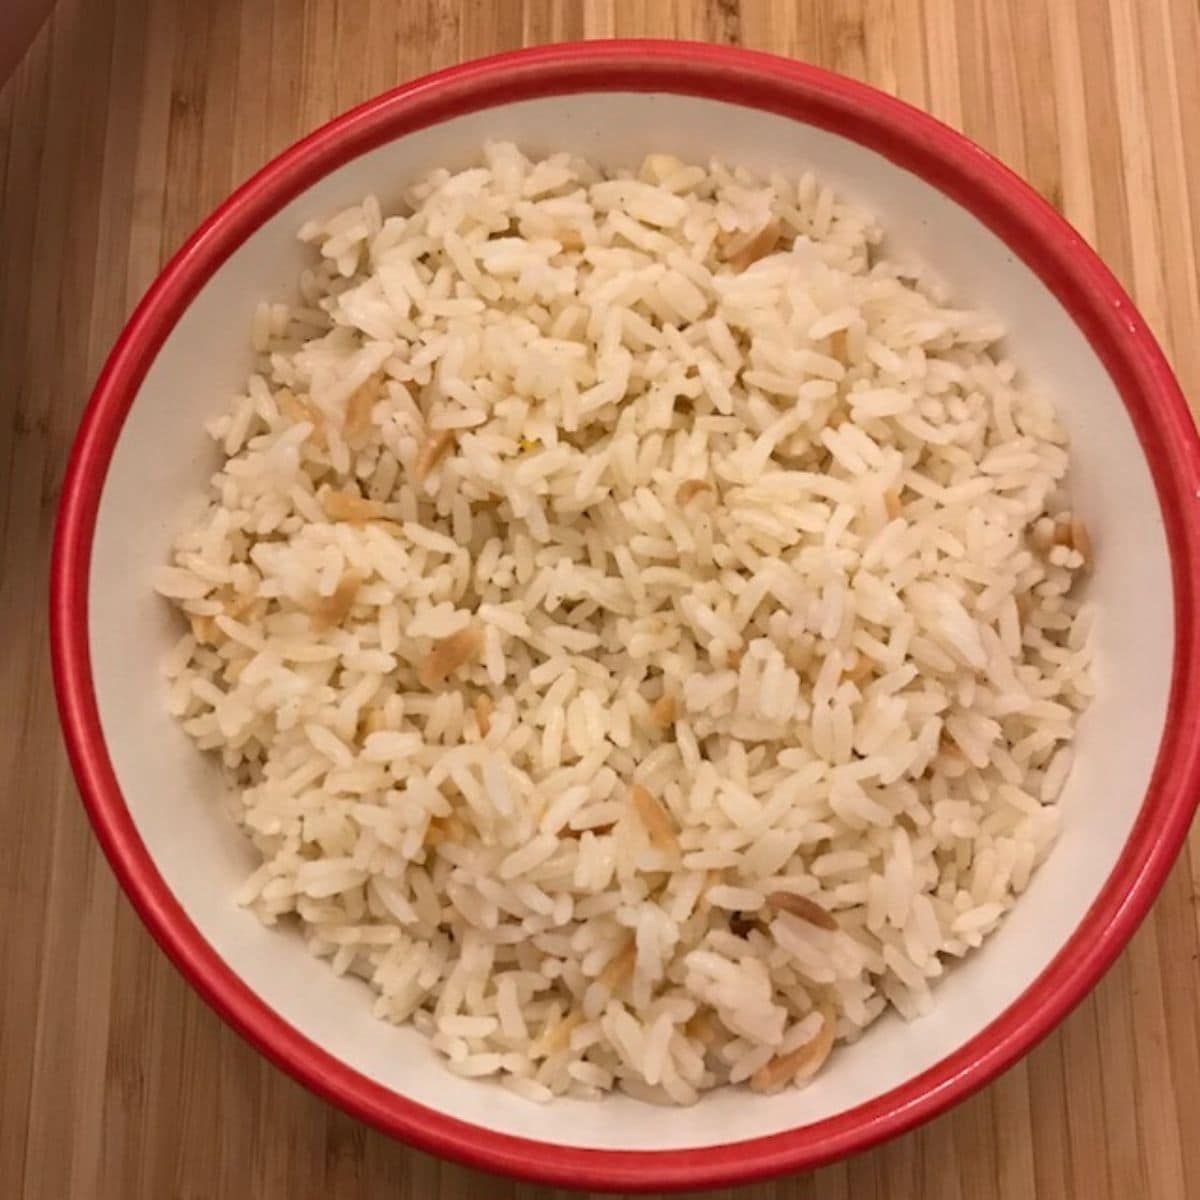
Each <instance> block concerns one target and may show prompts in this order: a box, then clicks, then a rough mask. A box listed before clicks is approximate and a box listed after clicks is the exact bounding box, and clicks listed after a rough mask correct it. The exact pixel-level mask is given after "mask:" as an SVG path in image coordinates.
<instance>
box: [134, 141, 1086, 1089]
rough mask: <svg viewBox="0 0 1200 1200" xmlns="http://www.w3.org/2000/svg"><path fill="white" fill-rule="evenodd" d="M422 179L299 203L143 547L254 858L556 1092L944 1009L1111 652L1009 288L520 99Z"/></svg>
mask: <svg viewBox="0 0 1200 1200" xmlns="http://www.w3.org/2000/svg"><path fill="white" fill-rule="evenodd" d="M399 214H400V215H394V216H387V217H384V216H383V214H382V212H381V208H380V205H379V203H378V202H377V201H376V200H375V199H374V198H370V197H369V198H367V200H365V201H364V202H363V204H362V205H361V206H357V207H354V208H351V209H349V210H347V211H345V212H343V213H341V214H340V215H338V216H336V217H334V218H333V219H332V220H330V221H328V222H327V223H324V224H309V225H307V226H305V227H304V229H303V230H302V231H301V237H302V238H303V239H304V240H305V241H307V242H308V243H310V244H311V245H312V246H313V247H314V255H313V257H314V265H313V266H312V267H311V268H310V269H309V270H307V271H305V273H304V275H303V276H302V278H301V280H300V289H299V290H300V300H299V302H298V303H297V304H295V305H290V306H289V305H282V304H266V303H264V304H262V305H260V306H259V309H258V312H257V315H256V318H255V323H254V330H253V341H254V348H255V353H256V364H255V369H254V374H252V375H251V376H250V379H249V383H248V386H247V388H246V391H245V393H244V394H243V395H240V396H237V397H235V398H234V400H233V402H232V405H231V407H230V408H229V410H228V411H227V412H226V413H225V414H224V415H222V416H220V417H219V418H217V419H216V420H215V421H214V422H213V423H212V425H211V428H210V432H211V434H212V436H213V437H214V438H215V439H216V441H217V443H218V445H219V447H220V450H221V453H222V455H223V465H222V466H221V468H220V469H219V470H218V471H217V473H216V474H215V475H214V476H213V478H212V483H211V488H210V493H209V500H208V505H207V508H206V510H205V511H204V513H203V515H202V516H201V517H200V518H199V519H198V520H197V521H195V523H193V524H192V525H191V526H190V527H189V528H187V529H186V530H185V531H184V532H183V533H182V534H181V535H180V536H179V537H178V539H177V540H176V543H175V548H174V552H173V562H172V565H170V566H166V567H164V568H162V570H161V574H160V577H159V578H158V580H157V586H158V590H159V591H160V592H161V593H162V594H163V595H164V596H166V597H168V598H170V600H171V601H172V602H173V603H174V604H175V605H177V607H178V608H179V610H180V611H181V612H182V613H183V614H184V616H185V617H186V618H187V620H188V622H189V623H190V632H188V633H187V634H186V635H185V636H184V637H183V638H182V640H181V641H180V643H179V645H178V647H177V648H176V649H175V650H174V652H173V653H172V654H171V655H170V661H169V662H168V663H167V674H168V676H169V678H170V680H171V682H170V685H169V703H170V707H171V710H172V711H173V712H174V713H175V714H176V715H177V716H178V718H179V719H180V720H181V722H182V724H183V727H184V729H185V730H186V731H187V732H188V733H189V734H190V735H191V736H192V737H193V738H194V739H195V741H196V743H197V745H198V746H200V747H201V748H203V749H204V750H209V751H212V752H214V753H215V754H216V755H218V756H219V758H220V760H221V762H222V764H223V766H224V768H225V770H226V772H227V774H228V777H229V779H230V782H231V785H232V792H233V799H232V804H233V807H234V809H235V812H236V819H237V820H238V822H239V823H240V824H241V826H242V828H243V829H244V830H245V832H246V834H247V835H248V836H249V838H250V839H251V840H252V841H253V843H254V845H255V846H256V847H257V850H258V852H259V854H260V855H261V859H262V863H261V866H260V867H259V868H258V869H257V870H256V871H255V872H254V873H253V875H252V876H251V878H250V879H249V880H248V881H247V882H246V884H245V887H244V889H243V891H242V892H241V894H240V896H239V897H238V899H239V901H240V902H241V903H243V904H246V905H249V906H250V907H251V908H252V909H253V910H254V911H255V912H256V913H257V914H258V915H259V916H260V917H261V918H262V920H264V921H266V922H267V923H268V924H272V923H275V922H277V921H279V920H280V918H295V919H296V921H297V922H298V925H299V927H300V928H301V929H302V930H303V934H304V937H305V938H306V940H307V942H308V945H309V946H310V948H311V949H312V950H313V952H314V953H316V954H318V955H321V956H323V957H327V958H328V959H330V961H331V963H332V966H333V969H334V971H336V972H339V973H346V972H348V973H351V974H353V975H357V976H361V977H362V978H363V979H364V980H366V981H367V982H368V983H369V984H370V986H371V988H373V989H374V992H375V993H376V995H375V998H374V1011H375V1012H376V1014H377V1015H378V1016H379V1017H381V1018H384V1019H386V1020H388V1021H394V1022H409V1021H411V1022H412V1023H413V1024H414V1025H415V1026H416V1027H417V1028H418V1029H420V1030H421V1031H423V1032H424V1033H425V1034H427V1035H428V1036H429V1039H430V1042H431V1044H432V1045H433V1047H434V1048H435V1049H436V1050H437V1051H438V1052H439V1053H440V1054H441V1055H443V1056H444V1058H445V1062H446V1066H447V1067H448V1069H449V1070H451V1071H454V1072H457V1073H458V1074H460V1075H467V1076H498V1077H499V1078H500V1079H501V1081H502V1082H503V1083H504V1084H505V1085H506V1086H507V1087H510V1088H512V1089H513V1090H515V1091H516V1092H518V1093H519V1094H521V1095H523V1096H526V1097H528V1098H529V1099H533V1100H548V1099H550V1098H552V1097H553V1096H556V1095H562V1094H570V1095H576V1096H597V1095H600V1094H602V1093H604V1092H607V1091H609V1090H610V1089H613V1088H621V1089H623V1090H624V1091H626V1092H629V1093H631V1094H632V1095H634V1096H636V1097H640V1098H642V1099H645V1100H649V1101H654V1102H662V1103H680V1104H687V1103H690V1102H692V1101H694V1100H695V1099H696V1098H697V1096H698V1094H699V1093H700V1092H702V1091H704V1090H705V1089H708V1088H712V1087H715V1086H719V1085H722V1084H728V1083H734V1084H736V1083H740V1082H743V1081H745V1082H747V1083H748V1084H749V1086H751V1087H752V1088H755V1089H758V1090H766V1091H769V1090H773V1089H775V1088H778V1087H781V1086H785V1085H788V1084H791V1083H798V1082H801V1081H803V1080H805V1079H807V1078H809V1077H810V1076H812V1075H813V1074H814V1073H815V1072H816V1071H817V1070H818V1069H819V1068H820V1067H821V1065H822V1064H823V1063H824V1062H825V1060H826V1058H827V1056H828V1055H829V1053H830V1050H831V1048H832V1046H833V1045H834V1043H835V1041H846V1042H852V1041H854V1040H855V1039H856V1038H857V1037H858V1036H859V1035H860V1033H861V1032H862V1030H863V1029H864V1028H865V1027H866V1026H868V1025H869V1024H870V1023H871V1022H872V1021H873V1020H874V1019H875V1018H876V1017H877V1016H878V1015H879V1014H880V1013H881V1012H882V1011H883V1010H884V1009H885V1008H887V1007H888V1006H889V1005H890V1006H893V1007H895V1008H896V1009H897V1010H899V1012H900V1013H901V1014H902V1015H903V1016H905V1017H909V1018H911V1017H914V1016H917V1015H919V1014H923V1013H926V1012H928V1011H929V1009H930V1007H931V990H930V989H931V986H932V985H933V984H934V983H935V982H936V981H937V979H938V978H939V977H940V976H941V975H942V973H943V971H944V970H945V968H946V965H947V962H948V960H953V959H957V958H961V957H962V956H964V955H965V954H967V952H968V951H970V950H971V949H972V948H974V947H977V946H978V945H979V944H980V943H981V942H982V940H983V939H984V938H985V937H986V936H987V934H988V933H990V932H991V931H992V930H994V929H995V928H996V927H997V925H998V923H999V922H1000V921H1001V920H1002V918H1003V916H1004V914H1005V912H1006V911H1007V910H1008V909H1009V908H1010V907H1011V906H1012V904H1013V903H1014V901H1015V899H1016V897H1017V896H1019V895H1020V894H1021V892H1022V891H1023V890H1024V889H1025V887H1026V885H1027V883H1028V882H1029V879H1030V875H1031V873H1032V872H1033V870H1034V869H1035V868H1036V866H1037V865H1038V863H1039V862H1040V861H1041V860H1042V859H1043V858H1044V856H1045V855H1046V854H1047V852H1048V851H1049V849H1050V847H1051V845H1052V842H1053V839H1054V836H1055V830H1056V825H1057V809H1056V805H1055V802H1056V800H1057V797H1058V795H1059V793H1060V790H1061V788H1062V786H1063V782H1064V780H1065V778H1066V775H1067V773H1068V771H1069V769H1070V755H1071V751H1070V749H1069V746H1070V742H1071V738H1072V735H1073V731H1074V727H1075V723H1076V718H1077V714H1078V713H1079V711H1080V710H1081V709H1082V708H1083V707H1084V706H1085V705H1086V703H1087V701H1088V697H1089V696H1090V694H1091V691H1092V687H1091V683H1090V680H1089V663H1088V652H1087V648H1086V641H1087V632H1088V626H1089V624H1090V613H1089V612H1088V611H1087V610H1083V611H1081V608H1080V602H1079V600H1078V599H1077V598H1076V597H1074V596H1073V589H1074V585H1075V582H1076V579H1077V578H1078V575H1079V573H1080V572H1081V570H1082V569H1083V568H1085V567H1086V566H1087V563H1088V559H1089V557H1090V553H1091V551H1090V545H1089V543H1088V538H1087V533H1086V530H1085V528H1084V526H1083V524H1082V523H1081V522H1080V521H1079V520H1078V518H1076V517H1075V516H1074V515H1073V514H1072V512H1071V510H1070V506H1069V501H1068V499H1067V497H1066V494H1065V492H1064V491H1063V481H1064V475H1065V472H1066V469H1067V452H1066V448H1065V437H1064V434H1063V431H1062V429H1061V428H1060V427H1059V425H1058V424H1057V422H1056V420H1055V416H1054V413H1053V410H1052V407H1051V406H1050V404H1049V403H1047V401H1046V400H1045V399H1044V398H1042V397H1039V396H1038V395H1036V394H1035V393H1033V392H1031V391H1030V390H1027V388H1026V387H1024V386H1023V385H1022V383H1021V381H1020V380H1019V379H1018V378H1017V375H1016V371H1015V369H1014V367H1013V366H1012V364H1011V363H1009V362H1008V361H1006V360H1005V359H1004V358H1002V357H1001V356H1000V353H999V348H998V346H997V342H998V339H999V338H1000V336H1001V333H1002V330H1001V329H1000V328H999V327H998V326H997V324H996V323H995V322H994V321H991V320H989V319H986V318H984V317H981V316H979V315H977V314H973V313H969V312H965V311H962V310H959V309H956V308H953V307H949V306H948V305H947V303H946V298H945V296H944V295H943V294H942V291H941V290H940V287H939V285H938V284H937V283H936V282H934V281H931V280H929V279H928V278H925V277H923V276H922V274H921V273H920V272H918V271H916V270H910V269H905V268H901V267H899V266H897V265H896V264H895V263H893V262H891V261H889V258H888V256H887V254H886V253H885V250H884V248H883V246H882V243H881V234H880V231H879V229H878V227H877V226H876V225H875V223H874V221H873V219H872V218H871V217H870V216H869V215H868V214H866V213H864V212H862V211H860V210H859V209H857V208H855V207H852V206H850V205H848V204H845V203H843V202H841V201H839V200H837V199H835V197H834V196H833V195H832V194H831V192H830V191H829V190H827V189H826V188H824V187H822V186H820V185H819V184H818V183H817V182H816V181H815V180H814V179H813V178H812V177H811V176H809V175H806V176H805V177H804V178H802V179H800V180H799V181H798V182H797V181H795V180H789V179H784V178H777V177H774V176H773V177H771V178H770V179H769V180H762V179H759V178H756V177H754V176H752V175H750V174H748V173H747V172H745V171H743V170H733V171H731V170H729V169H728V168H726V167H725V166H723V165H721V164H719V163H712V164H711V165H709V166H708V167H699V166H689V165H685V164H683V163H682V162H680V161H679V160H677V159H675V158H673V157H670V156H667V155H653V156H651V157H649V158H647V159H646V160H645V162H644V163H643V164H642V165H641V167H640V169H639V170H638V171H637V172H636V173H634V172H629V171H619V172H616V173H612V174H609V173H605V172H601V171H599V170H597V169H596V168H595V167H593V166H591V165H589V164H588V163H586V162H582V161H580V160H579V159H577V158H574V157H572V156H569V155H566V154H557V155H553V156H551V157H549V158H546V159H542V160H539V161H531V160H529V159H527V158H526V157H524V156H523V155H522V154H521V153H520V152H519V151H518V150H517V148H516V147H514V146H512V145H508V144H492V145H488V146H486V147H485V150H484V164H483V165H481V166H477V167H474V168H472V169H469V170H464V171H461V172H458V173H456V174H452V173H449V172H447V171H444V170H439V171H435V172H433V173H432V174H430V175H429V176H427V177H426V178H424V179H422V180H421V181H420V182H419V183H417V184H416V185H415V186H414V187H412V188H411V189H410V190H409V191H408V192H407V193H406V194H405V196H404V200H403V203H402V205H401V206H400V207H399Z"/></svg>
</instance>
